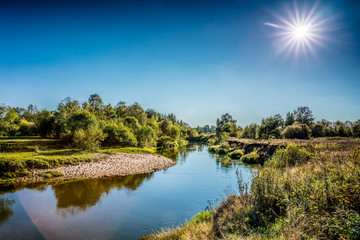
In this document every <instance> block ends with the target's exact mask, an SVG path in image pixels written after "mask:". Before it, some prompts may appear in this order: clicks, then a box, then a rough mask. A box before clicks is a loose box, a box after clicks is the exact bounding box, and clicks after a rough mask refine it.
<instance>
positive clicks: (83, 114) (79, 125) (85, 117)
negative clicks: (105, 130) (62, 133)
mask: <svg viewBox="0 0 360 240" xmlns="http://www.w3.org/2000/svg"><path fill="white" fill-rule="evenodd" d="M94 124H96V118H95V116H94V115H93V114H91V113H90V112H89V111H87V110H82V111H80V112H75V113H73V114H72V115H71V116H70V117H69V118H68V119H67V121H66V125H67V130H70V131H71V132H75V131H76V130H78V129H83V130H87V129H88V128H89V127H90V126H91V125H94Z"/></svg>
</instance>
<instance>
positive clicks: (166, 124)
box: [160, 118, 171, 135]
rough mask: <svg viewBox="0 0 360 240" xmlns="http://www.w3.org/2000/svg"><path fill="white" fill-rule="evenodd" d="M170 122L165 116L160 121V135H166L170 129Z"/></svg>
mask: <svg viewBox="0 0 360 240" xmlns="http://www.w3.org/2000/svg"><path fill="white" fill-rule="evenodd" d="M170 126H171V122H170V120H169V119H167V118H165V119H164V120H162V121H161V123H160V131H161V134H162V135H168V133H169V130H170Z"/></svg>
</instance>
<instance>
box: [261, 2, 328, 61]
mask: <svg viewBox="0 0 360 240" xmlns="http://www.w3.org/2000/svg"><path fill="white" fill-rule="evenodd" d="M317 7H318V2H315V4H314V5H313V6H312V8H310V9H306V8H305V7H304V9H301V10H299V8H298V6H297V4H296V1H295V2H294V10H293V11H290V10H288V11H287V12H286V16H287V17H283V16H281V15H278V14H274V16H275V17H276V20H277V21H276V22H265V23H264V25H266V26H268V27H272V28H275V29H276V30H277V31H276V32H275V36H276V37H277V38H278V40H279V41H278V43H277V46H278V53H279V54H281V53H283V52H288V53H294V54H295V56H298V55H300V54H304V55H306V54H307V52H310V53H311V54H312V55H313V56H316V52H315V47H316V46H324V44H323V42H324V41H325V40H326V36H325V34H324V33H325V32H326V31H327V28H328V25H329V21H330V20H331V18H323V16H322V15H321V14H320V13H319V12H318V11H317V9H316V8H317Z"/></svg>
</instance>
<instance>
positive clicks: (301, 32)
mask: <svg viewBox="0 0 360 240" xmlns="http://www.w3.org/2000/svg"><path fill="white" fill-rule="evenodd" d="M293 35H294V37H295V38H296V39H299V40H303V39H306V38H308V37H310V27H309V26H308V25H300V26H295V27H294V28H293Z"/></svg>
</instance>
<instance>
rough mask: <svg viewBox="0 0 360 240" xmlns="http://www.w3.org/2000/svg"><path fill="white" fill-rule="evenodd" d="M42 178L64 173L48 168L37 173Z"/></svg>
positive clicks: (58, 175)
mask: <svg viewBox="0 0 360 240" xmlns="http://www.w3.org/2000/svg"><path fill="white" fill-rule="evenodd" d="M39 175H40V176H42V177H43V178H52V177H60V176H63V175H64V173H63V172H61V171H55V170H49V171H46V172H44V173H41V174H39Z"/></svg>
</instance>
